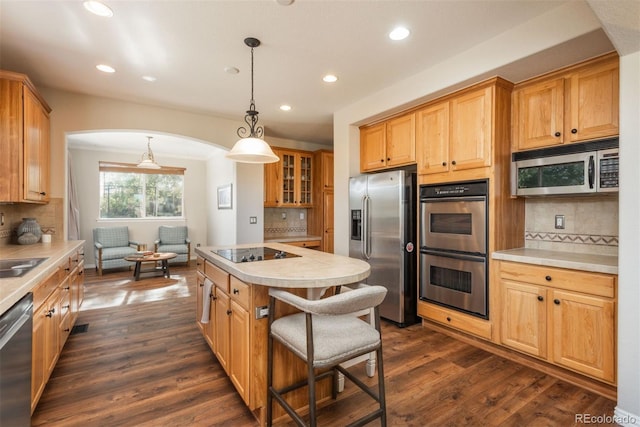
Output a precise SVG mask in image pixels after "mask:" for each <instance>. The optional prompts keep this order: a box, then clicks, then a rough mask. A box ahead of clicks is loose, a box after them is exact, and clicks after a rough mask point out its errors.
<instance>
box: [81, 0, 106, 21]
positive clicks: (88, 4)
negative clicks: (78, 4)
mask: <svg viewBox="0 0 640 427" xmlns="http://www.w3.org/2000/svg"><path fill="white" fill-rule="evenodd" d="M82 4H83V5H84V8H85V9H87V10H88V11H89V12H91V13H93V14H95V15H98V16H104V17H106V18H111V17H112V16H113V11H112V10H111V8H110V7H109V6H107V5H106V4H104V3H101V2H99V1H95V0H88V1H85V2H84V3H82Z"/></svg>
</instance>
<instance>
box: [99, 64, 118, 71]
mask: <svg viewBox="0 0 640 427" xmlns="http://www.w3.org/2000/svg"><path fill="white" fill-rule="evenodd" d="M96 68H97V69H98V70H100V71H102V72H103V73H115V72H116V69H115V68H113V67H111V66H109V65H106V64H98V65H96Z"/></svg>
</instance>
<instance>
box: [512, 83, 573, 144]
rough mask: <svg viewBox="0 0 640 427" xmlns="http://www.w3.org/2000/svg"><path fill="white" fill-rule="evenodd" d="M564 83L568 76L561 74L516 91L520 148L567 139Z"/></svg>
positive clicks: (517, 129) (514, 96) (517, 142)
mask: <svg viewBox="0 0 640 427" xmlns="http://www.w3.org/2000/svg"><path fill="white" fill-rule="evenodd" d="M564 86H565V85H564V78H559V79H554V80H551V81H544V82H540V83H537V84H533V85H531V86H526V87H523V88H522V89H518V90H516V91H515V92H514V95H513V100H514V115H513V116H514V117H513V119H514V121H515V123H514V124H513V126H514V128H515V130H516V131H515V135H514V137H515V138H516V145H515V146H516V149H517V150H529V149H532V148H541V147H550V146H553V145H558V144H562V143H563V142H564V141H565V138H564Z"/></svg>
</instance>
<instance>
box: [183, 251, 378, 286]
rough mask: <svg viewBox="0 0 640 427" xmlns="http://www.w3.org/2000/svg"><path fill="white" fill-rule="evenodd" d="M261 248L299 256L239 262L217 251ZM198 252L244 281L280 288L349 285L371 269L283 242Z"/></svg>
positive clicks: (352, 261)
mask: <svg viewBox="0 0 640 427" xmlns="http://www.w3.org/2000/svg"><path fill="white" fill-rule="evenodd" d="M261 247H268V248H273V249H277V250H280V251H285V252H289V253H293V254H296V255H299V256H298V257H295V258H284V259H273V260H265V261H253V262H238V263H235V262H232V261H229V260H227V259H226V258H223V257H221V256H219V255H218V254H216V251H217V250H218V249H241V248H261ZM195 251H196V253H197V254H198V255H200V256H201V257H203V258H205V259H206V260H208V261H209V262H211V263H213V264H214V265H216V266H217V267H220V268H221V269H223V270H225V271H227V272H229V273H231V274H232V275H234V276H236V277H237V278H238V279H240V280H242V281H244V282H247V283H253V284H256V285H264V286H272V287H279V288H324V287H329V286H337V285H347V284H350V283H356V282H359V281H362V280H364V279H366V278H367V277H368V276H369V273H370V269H371V267H370V266H369V264H368V263H366V262H364V261H362V260H358V259H354V258H349V257H346V256H342V255H335V254H331V253H327V252H320V251H316V250H313V249H305V248H301V247H295V246H291V245H286V244H282V243H248V244H240V245H228V246H205V247H200V248H196V249H195Z"/></svg>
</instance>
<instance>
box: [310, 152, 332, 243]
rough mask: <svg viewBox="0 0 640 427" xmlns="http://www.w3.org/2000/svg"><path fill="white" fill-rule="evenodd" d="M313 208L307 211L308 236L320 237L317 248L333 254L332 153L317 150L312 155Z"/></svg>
mask: <svg viewBox="0 0 640 427" xmlns="http://www.w3.org/2000/svg"><path fill="white" fill-rule="evenodd" d="M314 170H315V171H316V180H315V181H314V197H315V200H316V204H315V207H314V208H313V209H311V210H309V216H308V218H307V229H308V230H309V233H310V234H313V235H318V236H320V238H321V240H320V242H318V243H319V248H320V250H322V251H323V252H332V253H333V242H334V231H333V223H334V222H333V215H334V213H333V208H334V206H333V151H325V150H319V151H316V152H315V153H314Z"/></svg>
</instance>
